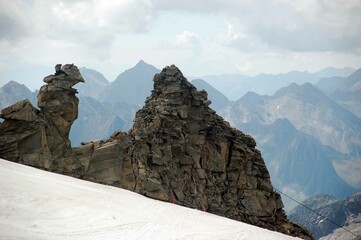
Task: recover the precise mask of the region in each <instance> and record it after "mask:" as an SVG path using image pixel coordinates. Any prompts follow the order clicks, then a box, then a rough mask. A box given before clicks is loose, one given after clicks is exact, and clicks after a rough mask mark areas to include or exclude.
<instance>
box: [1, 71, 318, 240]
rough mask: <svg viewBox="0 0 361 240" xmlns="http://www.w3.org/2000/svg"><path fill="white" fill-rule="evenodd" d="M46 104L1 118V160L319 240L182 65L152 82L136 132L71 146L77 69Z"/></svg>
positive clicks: (53, 80)
mask: <svg viewBox="0 0 361 240" xmlns="http://www.w3.org/2000/svg"><path fill="white" fill-rule="evenodd" d="M44 81H45V82H46V83H47V85H45V86H43V87H42V88H41V89H40V92H39V96H38V106H39V107H40V110H37V109H36V108H34V107H33V106H32V105H31V104H30V103H29V102H28V101H26V100H24V101H21V102H18V103H16V104H14V105H12V106H10V107H8V108H6V109H4V110H2V112H1V116H2V117H3V118H4V119H5V121H4V122H3V123H2V124H1V125H0V157H2V158H5V159H9V160H12V161H16V162H21V163H25V164H28V165H31V166H35V167H40V168H45V169H47V170H50V171H55V172H61V173H65V174H69V175H73V176H77V177H80V178H83V179H87V180H91V181H94V182H98V183H104V184H110V185H113V186H118V187H122V188H125V189H129V190H132V191H134V192H137V193H140V194H143V195H145V196H148V197H151V198H155V199H159V200H163V201H169V202H173V203H176V204H179V205H183V206H187V207H191V208H196V209H200V210H203V211H207V212H210V213H215V214H217V215H222V216H225V217H229V218H232V219H235V220H240V221H243V222H247V223H251V224H254V225H257V226H261V227H264V228H268V229H272V230H276V231H279V232H283V233H288V234H292V235H294V236H301V237H305V239H312V237H311V236H310V235H309V234H308V233H307V231H305V230H303V229H302V228H300V227H298V226H296V225H294V224H293V223H291V222H289V221H288V220H287V217H286V215H285V213H284V211H283V204H282V201H281V198H280V196H279V194H278V193H276V192H275V191H274V190H273V187H272V184H271V181H270V175H269V173H268V170H267V168H266V165H265V163H264V161H263V159H262V156H261V153H260V152H259V151H258V150H257V149H256V148H255V146H256V142H255V140H254V139H253V138H252V137H250V136H248V135H245V134H243V133H242V132H241V131H239V130H237V129H234V128H231V127H230V126H229V124H228V123H227V122H225V121H224V120H223V119H222V118H221V117H220V116H218V115H217V114H216V113H215V111H213V110H212V109H211V108H209V104H210V103H211V102H210V101H209V100H208V98H207V93H206V92H205V91H197V89H196V88H195V87H194V86H193V85H192V84H191V83H189V82H188V81H187V80H186V78H184V76H183V75H182V73H181V72H180V70H179V69H178V68H177V67H175V66H170V67H166V68H164V69H163V70H162V72H161V73H160V74H156V75H155V77H154V90H153V91H152V94H151V96H149V97H148V98H147V100H146V103H145V106H144V107H143V108H142V109H141V110H139V111H138V112H137V114H136V117H135V119H134V125H133V127H132V128H131V130H130V131H129V132H128V133H124V132H115V133H114V134H113V135H112V136H111V137H110V138H109V139H108V140H104V141H95V142H89V143H84V144H83V145H82V146H80V147H78V148H74V149H71V147H70V142H69V140H68V136H69V131H70V128H71V124H72V123H73V122H74V120H75V119H76V118H77V113H78V112H77V106H78V99H77V97H76V96H75V93H76V90H75V89H73V88H72V86H73V85H74V84H76V83H78V82H82V81H83V79H82V77H81V75H80V74H79V71H78V69H77V68H76V67H75V66H73V65H65V66H63V67H62V68H60V67H59V65H57V66H56V74H55V75H51V76H48V77H46V78H45V79H44Z"/></svg>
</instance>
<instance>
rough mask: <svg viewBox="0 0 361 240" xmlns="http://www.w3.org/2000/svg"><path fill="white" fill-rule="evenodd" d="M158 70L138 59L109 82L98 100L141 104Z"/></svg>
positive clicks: (149, 90)
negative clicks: (131, 66)
mask: <svg viewBox="0 0 361 240" xmlns="http://www.w3.org/2000/svg"><path fill="white" fill-rule="evenodd" d="M159 72H160V70H159V69H157V68H155V67H154V66H152V65H150V64H147V63H145V62H144V61H143V60H140V61H139V62H138V63H137V64H136V65H135V66H134V67H133V68H130V69H128V70H126V71H124V72H123V73H121V74H119V76H118V77H117V78H116V79H115V81H113V82H111V83H110V84H109V85H108V86H107V87H106V88H105V89H104V91H103V92H102V93H101V96H100V100H101V101H103V102H108V103H115V102H128V103H132V104H137V105H139V106H143V104H144V102H145V100H146V98H147V97H148V96H149V95H150V93H151V90H152V89H153V82H152V78H153V76H154V75H155V74H156V73H159Z"/></svg>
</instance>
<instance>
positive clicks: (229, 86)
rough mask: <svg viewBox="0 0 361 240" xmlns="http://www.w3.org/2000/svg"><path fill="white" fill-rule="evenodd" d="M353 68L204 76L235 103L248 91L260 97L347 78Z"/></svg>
mask: <svg viewBox="0 0 361 240" xmlns="http://www.w3.org/2000/svg"><path fill="white" fill-rule="evenodd" d="M354 71H355V69H352V68H343V69H339V68H331V67H329V68H325V69H322V70H320V71H318V72H314V73H309V72H306V71H305V72H300V71H291V72H288V73H284V74H282V73H281V74H263V73H262V74H258V75H256V76H253V77H251V76H245V75H241V74H222V75H210V76H203V77H201V78H202V79H204V80H206V81H207V82H208V83H210V84H211V85H212V86H214V87H215V88H216V89H218V90H219V91H221V92H222V93H224V94H225V95H226V96H227V97H228V98H229V99H231V100H233V101H235V100H238V99H239V98H241V97H242V96H243V95H244V94H246V93H247V92H248V91H252V92H255V93H258V94H260V95H273V94H274V93H276V92H277V91H278V90H279V89H280V88H282V87H286V86H288V85H289V84H290V83H297V84H303V83H306V82H309V83H312V84H313V83H316V82H318V81H319V80H320V79H322V78H327V77H335V76H337V77H341V78H342V77H346V76H349V75H350V74H352V73H353V72H354Z"/></svg>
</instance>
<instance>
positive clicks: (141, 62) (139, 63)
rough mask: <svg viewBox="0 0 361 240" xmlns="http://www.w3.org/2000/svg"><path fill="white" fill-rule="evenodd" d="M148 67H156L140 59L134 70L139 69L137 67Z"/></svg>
mask: <svg viewBox="0 0 361 240" xmlns="http://www.w3.org/2000/svg"><path fill="white" fill-rule="evenodd" d="M148 66H151V67H154V66H153V65H150V64H149V63H146V62H144V60H143V59H140V60H139V62H138V63H137V64H136V65H135V66H134V68H137V67H148Z"/></svg>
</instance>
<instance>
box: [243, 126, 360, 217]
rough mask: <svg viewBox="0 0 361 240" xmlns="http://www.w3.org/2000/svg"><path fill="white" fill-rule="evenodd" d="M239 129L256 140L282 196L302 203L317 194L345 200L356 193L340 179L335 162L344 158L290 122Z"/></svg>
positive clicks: (284, 199)
mask: <svg viewBox="0 0 361 240" xmlns="http://www.w3.org/2000/svg"><path fill="white" fill-rule="evenodd" d="M239 128H240V129H242V131H245V132H247V133H250V134H251V135H252V136H253V137H254V138H255V139H256V142H257V145H258V148H259V149H260V150H261V152H262V154H263V156H264V158H265V161H266V164H267V168H268V169H269V171H270V174H271V178H272V182H273V184H274V185H275V187H276V188H278V189H279V190H281V191H282V192H285V193H286V194H288V195H291V196H293V197H295V198H297V199H299V200H301V199H304V198H305V197H307V196H311V195H314V194H316V193H325V194H331V195H334V196H336V197H337V198H344V197H346V196H348V195H350V194H352V193H354V192H355V191H356V190H355V189H354V188H353V187H352V186H350V185H349V184H348V183H346V182H345V181H344V180H343V179H341V178H340V177H339V176H338V174H337V173H336V171H335V168H334V166H333V164H332V161H331V160H335V159H343V158H345V156H344V154H341V153H339V152H337V151H336V150H334V149H333V148H331V147H328V146H324V145H322V144H321V143H320V142H318V141H317V139H315V138H314V137H313V136H310V135H307V134H305V133H303V132H301V131H299V130H297V129H296V128H295V127H294V126H293V125H292V124H291V123H290V122H289V120H287V119H277V120H276V121H275V122H274V123H272V124H270V125H262V124H257V123H252V122H251V123H245V124H243V125H241V126H239ZM283 201H284V203H285V205H286V210H287V211H289V210H291V209H292V208H293V207H294V206H296V204H295V203H294V202H292V201H290V200H289V199H288V198H285V197H283Z"/></svg>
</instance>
